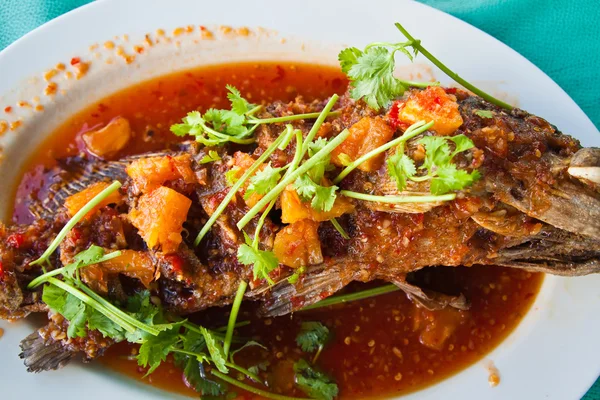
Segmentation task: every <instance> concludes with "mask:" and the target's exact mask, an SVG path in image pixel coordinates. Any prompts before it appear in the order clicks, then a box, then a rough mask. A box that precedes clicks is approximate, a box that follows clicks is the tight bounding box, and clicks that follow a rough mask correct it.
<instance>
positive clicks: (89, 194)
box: [65, 182, 122, 219]
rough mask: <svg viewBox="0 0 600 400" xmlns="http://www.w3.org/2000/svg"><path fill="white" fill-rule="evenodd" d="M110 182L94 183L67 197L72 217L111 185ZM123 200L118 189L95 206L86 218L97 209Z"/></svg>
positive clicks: (66, 203)
mask: <svg viewBox="0 0 600 400" xmlns="http://www.w3.org/2000/svg"><path fill="white" fill-rule="evenodd" d="M109 186H110V184H109V183H106V182H98V183H94V184H93V185H91V186H89V187H87V188H85V189H83V190H82V191H81V192H79V193H75V194H74V195H71V196H69V197H67V199H66V200H65V207H66V208H67V212H68V214H69V215H70V216H71V217H72V216H73V215H75V214H76V213H77V211H79V210H81V209H82V208H83V207H84V206H85V205H86V204H87V203H89V201H90V200H92V199H93V198H94V197H96V195H98V194H99V193H100V192H101V191H103V190H104V189H106V188H107V187H109ZM121 200H122V198H121V194H120V193H119V192H118V191H116V192H113V193H111V194H110V195H108V196H107V197H106V198H105V199H104V200H102V201H101V202H100V203H98V205H96V207H94V208H93V209H92V210H91V211H90V212H88V213H87V214H86V215H85V217H84V218H85V219H87V218H89V217H90V216H92V215H93V214H94V213H95V212H96V211H97V210H99V209H101V208H102V207H105V206H107V205H109V204H113V203H120V202H121Z"/></svg>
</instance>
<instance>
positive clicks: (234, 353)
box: [229, 340, 267, 363]
mask: <svg viewBox="0 0 600 400" xmlns="http://www.w3.org/2000/svg"><path fill="white" fill-rule="evenodd" d="M248 347H260V348H261V349H264V350H267V348H266V347H265V346H263V345H262V344H260V343H258V342H256V341H254V340H249V341H247V342H246V343H244V345H243V346H242V347H240V348H238V349H236V350H234V351H232V352H231V354H230V355H229V359H230V360H231V362H232V363H233V362H234V360H233V356H234V355H236V354H237V353H239V352H240V351H242V350H244V349H246V348H248Z"/></svg>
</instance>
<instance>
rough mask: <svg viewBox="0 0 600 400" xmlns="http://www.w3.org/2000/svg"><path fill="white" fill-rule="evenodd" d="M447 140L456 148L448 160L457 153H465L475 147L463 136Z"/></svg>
mask: <svg viewBox="0 0 600 400" xmlns="http://www.w3.org/2000/svg"><path fill="white" fill-rule="evenodd" d="M449 139H450V140H451V141H453V142H454V145H455V147H456V148H455V149H454V152H452V155H451V157H450V158H452V157H454V156H455V155H456V154H458V153H462V152H463V151H467V150H469V149H472V148H473V147H475V144H474V143H473V141H472V140H471V139H469V138H468V137H467V136H465V135H463V134H460V135H456V136H452V137H450V138H449Z"/></svg>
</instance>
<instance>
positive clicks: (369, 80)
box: [338, 23, 512, 110]
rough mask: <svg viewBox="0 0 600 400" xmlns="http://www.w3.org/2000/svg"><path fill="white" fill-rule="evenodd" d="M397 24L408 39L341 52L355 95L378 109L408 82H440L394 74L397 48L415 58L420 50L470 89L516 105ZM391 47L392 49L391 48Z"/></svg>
mask: <svg viewBox="0 0 600 400" xmlns="http://www.w3.org/2000/svg"><path fill="white" fill-rule="evenodd" d="M395 25H396V28H398V30H399V31H400V32H402V34H403V35H404V36H405V37H406V38H407V39H408V41H406V42H401V43H384V42H377V43H371V44H369V45H368V46H367V47H366V48H365V50H364V51H361V50H359V49H357V48H355V47H351V48H347V49H344V50H342V51H341V52H340V54H339V55H338V59H339V61H340V65H341V67H342V71H344V72H345V73H346V74H347V75H348V77H349V78H350V80H351V85H352V87H353V89H352V90H351V91H350V94H351V96H352V98H354V99H357V100H358V99H361V98H362V99H364V100H365V102H366V103H367V104H368V105H369V106H371V107H372V108H373V109H375V110H378V109H379V108H381V107H385V106H387V105H388V104H389V103H390V101H391V100H392V99H394V98H396V97H398V96H401V95H402V94H403V93H404V91H405V90H406V89H407V87H408V86H415V87H427V86H432V85H439V83H437V82H435V83H433V82H425V83H421V82H409V81H401V80H399V79H397V78H395V77H394V76H393V72H394V67H395V60H394V56H395V54H396V52H398V51H400V52H401V53H404V54H405V55H406V56H407V57H408V58H409V59H410V60H411V61H413V59H414V57H416V56H417V54H419V53H421V54H423V55H424V56H425V57H426V58H427V59H428V60H429V61H431V62H432V63H433V64H434V65H435V66H436V67H438V68H439V69H441V70H442V71H443V72H444V73H445V74H446V75H448V76H449V77H450V78H452V79H453V80H454V81H456V82H457V83H459V84H460V85H462V86H463V87H465V88H466V89H467V90H470V91H471V92H473V93H475V94H476V95H478V96H480V97H481V98H483V99H485V100H487V101H489V102H490V103H492V104H495V105H497V106H500V107H502V108H505V109H507V110H511V109H512V106H511V105H510V104H507V103H505V102H503V101H502V100H499V99H497V98H495V97H493V96H492V95H490V94H488V93H486V92H484V91H483V90H481V89H478V88H477V87H475V86H474V85H472V84H470V83H469V82H467V81H466V80H464V79H463V78H461V77H460V76H459V75H458V74H457V73H456V72H454V71H452V70H451V69H450V68H448V67H446V65H444V64H443V63H442V62H441V61H439V60H438V59H437V58H436V57H434V56H433V55H432V54H431V53H430V52H429V51H427V49H425V48H424V47H423V46H422V45H421V41H420V40H418V39H415V38H413V37H412V36H411V34H410V33H408V31H407V30H406V29H405V28H404V27H403V26H402V25H400V24H399V23H396V24H395ZM388 49H391V50H392V51H391V52H390V51H389V50H388ZM409 49H410V50H409Z"/></svg>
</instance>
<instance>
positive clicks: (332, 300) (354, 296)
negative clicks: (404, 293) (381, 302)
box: [300, 284, 400, 311]
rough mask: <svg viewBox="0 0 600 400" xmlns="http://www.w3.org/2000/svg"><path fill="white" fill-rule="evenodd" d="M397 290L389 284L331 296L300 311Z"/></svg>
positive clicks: (396, 287)
mask: <svg viewBox="0 0 600 400" xmlns="http://www.w3.org/2000/svg"><path fill="white" fill-rule="evenodd" d="M397 290H400V288H398V286H396V285H393V284H389V285H383V286H379V287H376V288H373V289H367V290H361V291H360V292H355V293H349V294H342V295H339V296H332V297H329V298H327V299H324V300H321V301H319V302H318V303H315V304H311V305H309V306H306V307H304V308H302V309H301V310H300V311H308V310H314V309H317V308H323V307H328V306H333V305H336V304H341V303H350V302H352V301H357V300H362V299H367V298H369V297H375V296H380V295H382V294H386V293H391V292H395V291H397Z"/></svg>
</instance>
